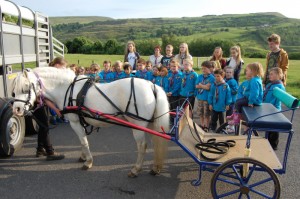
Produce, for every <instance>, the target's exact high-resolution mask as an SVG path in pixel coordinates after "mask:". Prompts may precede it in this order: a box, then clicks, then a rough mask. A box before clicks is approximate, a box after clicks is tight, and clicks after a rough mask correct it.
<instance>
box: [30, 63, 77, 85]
mask: <svg viewBox="0 0 300 199" xmlns="http://www.w3.org/2000/svg"><path fill="white" fill-rule="evenodd" d="M33 71H34V72H36V73H37V74H38V75H39V77H41V78H43V79H51V80H53V81H55V82H61V83H66V82H68V83H70V82H72V81H73V80H74V78H75V73H74V72H73V71H72V70H70V69H57V68H55V67H38V68H35V69H33Z"/></svg>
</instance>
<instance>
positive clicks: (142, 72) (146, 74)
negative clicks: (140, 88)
mask: <svg viewBox="0 0 300 199" xmlns="http://www.w3.org/2000/svg"><path fill="white" fill-rule="evenodd" d="M145 67H146V61H145V60H144V59H142V58H141V59H139V60H138V62H137V68H138V71H137V72H136V74H135V77H137V78H141V79H145V80H150V78H151V77H150V76H151V72H150V71H147V69H146V68H145Z"/></svg>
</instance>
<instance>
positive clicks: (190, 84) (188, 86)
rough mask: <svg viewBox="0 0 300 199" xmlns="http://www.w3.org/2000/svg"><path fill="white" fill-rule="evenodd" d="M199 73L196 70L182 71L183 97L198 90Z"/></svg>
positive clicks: (181, 93) (189, 95) (191, 94)
mask: <svg viewBox="0 0 300 199" xmlns="http://www.w3.org/2000/svg"><path fill="white" fill-rule="evenodd" d="M197 78H198V74H197V73H196V72H195V71H193V70H192V71H189V72H186V71H184V72H183V73H182V83H181V91H180V95H181V96H183V97H191V96H194V95H195V93H196V92H195V91H196V87H195V86H196V80H197Z"/></svg>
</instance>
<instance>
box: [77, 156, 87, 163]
mask: <svg viewBox="0 0 300 199" xmlns="http://www.w3.org/2000/svg"><path fill="white" fill-rule="evenodd" d="M85 161H86V160H84V159H82V157H80V158H79V159H78V162H85Z"/></svg>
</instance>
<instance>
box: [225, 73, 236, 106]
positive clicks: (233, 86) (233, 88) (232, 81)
mask: <svg viewBox="0 0 300 199" xmlns="http://www.w3.org/2000/svg"><path fill="white" fill-rule="evenodd" d="M225 81H226V83H227V84H228V86H229V87H230V91H231V99H232V103H235V101H236V97H237V93H238V89H239V84H238V83H237V81H236V80H235V79H233V78H230V79H225Z"/></svg>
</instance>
